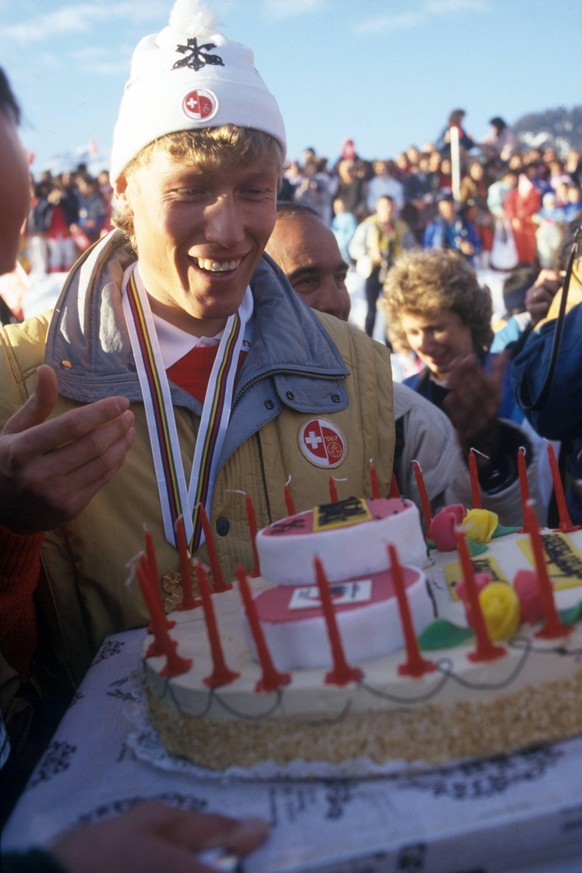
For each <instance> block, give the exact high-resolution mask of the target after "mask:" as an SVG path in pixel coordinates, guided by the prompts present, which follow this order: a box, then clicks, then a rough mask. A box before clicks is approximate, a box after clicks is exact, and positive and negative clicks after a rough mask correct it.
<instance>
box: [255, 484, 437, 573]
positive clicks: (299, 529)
mask: <svg viewBox="0 0 582 873" xmlns="http://www.w3.org/2000/svg"><path fill="white" fill-rule="evenodd" d="M256 543H257V551H258V553H259V559H260V566H261V573H262V575H263V576H264V577H265V578H266V579H269V580H270V581H272V582H276V583H277V584H278V585H305V584H310V583H312V582H313V581H314V571H313V559H314V558H315V557H316V556H320V557H323V556H324V554H325V572H326V575H327V578H328V579H329V581H330V582H337V581H339V580H344V579H352V578H358V577H360V576H364V575H366V574H368V573H378V572H380V571H381V570H384V569H385V568H386V563H387V562H386V548H387V546H388V545H389V544H390V543H393V544H395V545H397V546H398V549H399V553H400V557H401V560H402V561H403V562H404V563H406V564H410V565H411V566H413V567H422V566H423V564H424V563H425V562H426V558H427V549H426V544H425V541H424V537H423V534H422V528H421V525H420V515H419V512H418V509H417V507H416V505H415V504H414V503H413V502H412V501H411V500H406V499H405V498H403V497H398V498H378V499H376V500H360V499H358V498H355V497H350V498H348V499H347V500H341V501H337V502H335V503H327V504H324V505H322V506H318V507H316V508H315V509H313V510H308V511H307V512H301V513H297V514H295V515H291V516H289V517H288V518H284V519H281V520H280V521H276V522H274V524H271V525H269V526H268V527H266V528H263V530H261V531H259V532H258V534H257V539H256Z"/></svg>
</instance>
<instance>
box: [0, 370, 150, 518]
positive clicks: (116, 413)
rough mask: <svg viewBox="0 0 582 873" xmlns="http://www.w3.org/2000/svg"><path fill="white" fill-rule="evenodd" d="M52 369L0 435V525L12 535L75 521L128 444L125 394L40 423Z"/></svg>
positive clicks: (51, 388) (50, 397) (53, 389)
mask: <svg viewBox="0 0 582 873" xmlns="http://www.w3.org/2000/svg"><path fill="white" fill-rule="evenodd" d="M57 396H58V388H57V378H56V375H55V373H54V372H53V370H52V369H51V367H49V366H47V365H46V364H42V365H41V366H40V367H39V368H38V378H37V384H36V388H35V391H34V394H32V395H31V396H30V397H29V398H28V400H27V401H26V403H25V404H24V406H23V407H22V408H21V409H19V410H18V412H16V413H15V414H14V415H13V416H12V418H10V419H9V421H8V422H7V423H6V425H5V427H4V429H3V431H2V433H0V524H2V525H4V527H7V528H9V529H10V530H13V531H15V532H16V533H21V534H26V533H35V532H37V531H42V530H51V529H52V528H55V527H58V526H59V525H61V524H63V523H64V522H66V521H69V520H70V519H73V518H75V517H76V516H77V515H78V514H79V513H80V512H81V510H82V509H84V508H85V506H87V504H88V503H89V501H90V500H91V499H92V498H93V497H94V495H95V494H96V493H97V492H98V491H99V490H100V488H102V487H103V485H105V484H106V483H107V482H108V481H109V480H110V479H111V477H112V476H113V475H114V473H115V472H116V471H117V470H118V469H119V468H120V466H121V464H122V463H123V460H124V458H125V455H126V452H127V450H128V449H129V447H130V446H131V445H132V443H133V441H134V439H135V431H134V428H133V413H132V412H130V411H129V402H128V400H126V398H125V397H107V398H105V399H104V400H99V401H97V402H96V403H91V404H88V405H87V406H81V407H79V408H78V409H73V410H70V411H69V412H65V413H63V414H62V415H59V416H57V417H56V418H53V419H50V420H48V421H47V418H48V416H49V415H50V413H51V412H52V410H53V409H54V407H55V404H56V402H57Z"/></svg>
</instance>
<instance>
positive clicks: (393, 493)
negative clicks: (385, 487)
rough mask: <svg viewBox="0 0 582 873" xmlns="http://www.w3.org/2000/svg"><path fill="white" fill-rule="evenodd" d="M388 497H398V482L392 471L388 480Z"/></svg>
mask: <svg viewBox="0 0 582 873" xmlns="http://www.w3.org/2000/svg"><path fill="white" fill-rule="evenodd" d="M388 496H389V497H400V488H399V487H398V482H397V481H396V476H395V475H394V471H392V478H391V480H390V493H389V494H388Z"/></svg>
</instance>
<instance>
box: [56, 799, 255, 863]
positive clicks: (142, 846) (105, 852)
mask: <svg viewBox="0 0 582 873" xmlns="http://www.w3.org/2000/svg"><path fill="white" fill-rule="evenodd" d="M266 836H267V824H266V822H264V821H262V820H261V819H234V818H228V817H226V816H223V815H218V814H215V813H199V812H186V811H184V810H179V809H173V808H172V807H169V806H166V805H164V804H161V803H153V802H147V803H141V804H139V806H136V807H134V809H132V810H131V811H130V812H127V813H125V814H124V815H121V816H119V817H118V818H114V819H110V820H108V821H104V822H100V823H99V824H94V825H88V826H86V827H83V828H80V829H79V830H76V831H73V832H72V833H70V834H67V835H66V836H64V837H62V838H61V839H60V840H59V841H58V842H57V844H56V845H55V846H54V847H53V849H52V853H53V855H54V856H55V857H56V858H57V859H58V860H59V861H60V862H61V864H63V866H64V867H65V868H66V869H67V870H69V871H70V873H103V871H104V870H106V871H107V873H160V871H163V873H206V871H209V870H211V869H213V868H211V867H209V866H208V865H206V864H204V862H203V860H202V859H201V858H197V856H196V853H197V852H200V851H201V850H204V849H207V848H210V847H213V846H216V847H218V846H220V847H223V848H225V849H227V850H232V851H233V852H235V853H236V854H238V855H247V854H248V853H249V852H251V851H252V850H253V849H254V848H255V847H256V846H258V845H259V844H260V843H262V842H263V840H264V839H265V837H266Z"/></svg>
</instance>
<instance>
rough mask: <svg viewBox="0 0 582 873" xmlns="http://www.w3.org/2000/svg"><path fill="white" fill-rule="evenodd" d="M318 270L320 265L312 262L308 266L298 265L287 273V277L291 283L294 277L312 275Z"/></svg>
mask: <svg viewBox="0 0 582 873" xmlns="http://www.w3.org/2000/svg"><path fill="white" fill-rule="evenodd" d="M320 270H321V267H319V266H318V265H317V264H313V265H311V266H309V267H298V268H297V269H296V270H292V271H291V272H290V273H287V278H288V279H289V281H290V282H291V283H293V281H294V280H295V279H300V278H301V277H302V276H313V275H315V274H316V273H319V272H320Z"/></svg>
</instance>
